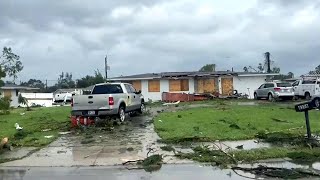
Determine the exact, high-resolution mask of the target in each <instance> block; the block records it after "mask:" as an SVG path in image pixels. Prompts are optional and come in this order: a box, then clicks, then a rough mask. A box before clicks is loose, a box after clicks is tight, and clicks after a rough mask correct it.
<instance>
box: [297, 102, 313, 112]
mask: <svg viewBox="0 0 320 180" xmlns="http://www.w3.org/2000/svg"><path fill="white" fill-rule="evenodd" d="M315 107H316V106H315V104H314V102H313V101H307V102H303V103H300V104H296V105H295V109H296V111H297V112H304V111H309V110H312V109H314V108H315Z"/></svg>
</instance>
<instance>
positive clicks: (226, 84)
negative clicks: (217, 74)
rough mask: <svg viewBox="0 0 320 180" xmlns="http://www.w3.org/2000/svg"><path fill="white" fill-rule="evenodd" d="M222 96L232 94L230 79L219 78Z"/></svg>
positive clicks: (231, 81)
mask: <svg viewBox="0 0 320 180" xmlns="http://www.w3.org/2000/svg"><path fill="white" fill-rule="evenodd" d="M221 86H222V95H225V96H227V95H232V94H233V79H232V78H221Z"/></svg>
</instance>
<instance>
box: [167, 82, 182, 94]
mask: <svg viewBox="0 0 320 180" xmlns="http://www.w3.org/2000/svg"><path fill="white" fill-rule="evenodd" d="M180 86H181V81H180V80H174V79H170V80H169V91H170V92H173V91H180V89H181V88H180Z"/></svg>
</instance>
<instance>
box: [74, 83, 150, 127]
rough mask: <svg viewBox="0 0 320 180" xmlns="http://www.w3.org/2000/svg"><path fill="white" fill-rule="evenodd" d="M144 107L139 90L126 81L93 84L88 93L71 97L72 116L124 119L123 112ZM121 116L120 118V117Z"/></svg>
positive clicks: (139, 109) (140, 109)
mask: <svg viewBox="0 0 320 180" xmlns="http://www.w3.org/2000/svg"><path fill="white" fill-rule="evenodd" d="M143 108H144V99H143V96H142V95H141V92H137V91H136V90H135V89H134V88H133V87H132V85H131V84H128V83H103V84H97V85H95V86H94V88H93V90H92V93H91V94H90V95H76V96H74V97H73V99H72V111H71V114H72V116H85V117H100V118H102V119H104V118H105V117H106V116H112V117H115V116H118V117H119V118H120V120H121V121H124V117H122V116H125V115H124V113H127V112H133V111H139V112H141V111H142V110H143ZM121 118H122V119H121Z"/></svg>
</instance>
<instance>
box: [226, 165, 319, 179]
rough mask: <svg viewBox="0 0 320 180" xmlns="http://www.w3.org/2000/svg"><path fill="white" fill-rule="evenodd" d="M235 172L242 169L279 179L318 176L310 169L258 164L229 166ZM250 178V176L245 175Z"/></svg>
mask: <svg viewBox="0 0 320 180" xmlns="http://www.w3.org/2000/svg"><path fill="white" fill-rule="evenodd" d="M231 169H232V170H233V171H234V172H235V173H236V174H238V175H240V174H239V173H238V172H237V171H243V172H247V173H251V174H254V175H257V176H260V177H264V178H281V179H299V178H311V177H320V174H319V173H317V172H315V171H314V170H311V169H300V168H292V169H287V168H277V167H267V166H262V165H259V166H258V167H255V168H245V167H232V168H231ZM241 176H243V175H241ZM246 178H250V177H246ZM250 179H253V178H250Z"/></svg>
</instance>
